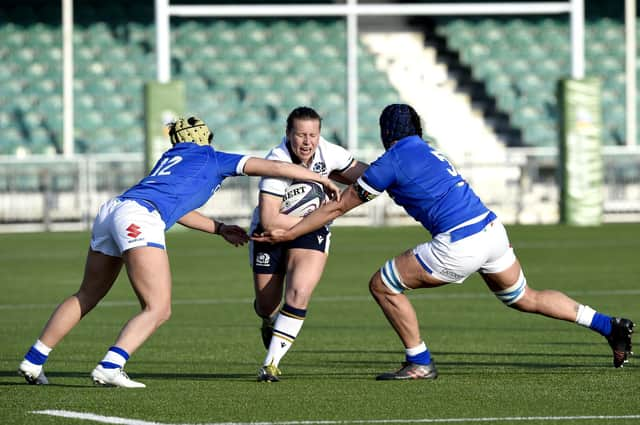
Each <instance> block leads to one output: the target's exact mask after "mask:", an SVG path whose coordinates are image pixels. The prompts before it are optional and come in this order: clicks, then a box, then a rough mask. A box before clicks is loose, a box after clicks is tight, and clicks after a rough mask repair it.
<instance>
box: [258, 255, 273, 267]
mask: <svg viewBox="0 0 640 425" xmlns="http://www.w3.org/2000/svg"><path fill="white" fill-rule="evenodd" d="M270 265H271V256H270V255H269V254H267V253H266V252H259V253H258V254H257V255H256V266H262V267H269V266H270Z"/></svg>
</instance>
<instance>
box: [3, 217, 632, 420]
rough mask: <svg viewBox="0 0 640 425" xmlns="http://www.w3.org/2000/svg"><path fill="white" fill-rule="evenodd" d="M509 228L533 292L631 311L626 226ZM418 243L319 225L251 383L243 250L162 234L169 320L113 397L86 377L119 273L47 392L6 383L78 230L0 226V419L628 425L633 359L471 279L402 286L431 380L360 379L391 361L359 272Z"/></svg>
mask: <svg viewBox="0 0 640 425" xmlns="http://www.w3.org/2000/svg"><path fill="white" fill-rule="evenodd" d="M509 231H510V237H511V241H512V243H513V246H514V247H515V249H516V253H517V255H518V257H519V258H520V260H521V262H522V264H523V267H524V270H525V274H526V276H527V279H528V282H529V284H530V285H531V286H532V287H534V288H538V289H542V288H553V289H558V290H561V291H564V292H566V293H568V294H569V295H571V296H572V297H574V298H576V299H578V300H579V301H581V302H583V303H585V304H589V305H591V306H592V307H594V308H595V309H597V310H599V311H602V312H604V313H608V314H613V315H623V316H627V317H630V318H631V319H635V321H636V322H637V323H639V322H640V309H639V305H640V287H639V285H638V283H639V280H638V275H639V272H640V265H639V262H638V258H639V257H638V254H639V253H640V239H639V238H638V236H639V235H640V224H624V225H622V224H621V225H605V226H601V227H597V228H593V227H589V228H569V227H563V226H528V227H510V228H509ZM426 239H427V235H426V233H425V232H424V231H423V230H422V229H419V228H417V227H407V228H384V229H370V228H342V227H336V228H334V232H333V237H332V246H331V255H330V258H329V262H328V266H327V268H326V271H325V273H324V276H323V279H322V281H321V283H320V285H319V286H318V288H317V289H316V293H315V294H314V298H313V300H312V303H311V305H310V308H309V314H308V319H307V321H306V323H305V326H304V328H303V330H302V332H301V334H300V335H299V337H298V339H297V341H296V343H295V345H294V347H293V348H292V349H291V350H290V352H289V353H288V355H287V356H286V357H285V358H284V360H283V361H282V363H281V365H280V366H281V369H282V371H283V376H282V381H281V382H279V383H268V384H267V383H257V382H255V376H256V372H257V369H258V367H259V366H260V363H261V361H262V360H263V357H264V354H265V353H264V349H263V347H262V343H261V340H260V334H259V329H258V328H259V320H258V319H257V318H256V317H255V316H254V314H253V309H252V299H253V289H252V283H251V273H250V269H249V265H248V254H247V250H246V249H245V248H233V247H231V246H229V245H226V244H224V243H223V242H222V241H221V240H220V238H217V237H212V236H209V235H205V234H200V233H198V232H193V231H185V232H179V231H175V232H170V233H169V234H168V237H167V243H168V246H169V255H170V257H171V264H172V271H173V276H174V289H173V298H174V307H173V316H172V318H171V320H170V321H169V322H168V323H167V324H165V325H164V326H163V327H162V328H160V329H159V330H158V331H157V332H156V334H155V335H153V336H152V337H151V339H149V340H148V341H147V343H146V344H145V345H144V346H143V347H142V348H141V349H140V350H139V351H138V352H136V353H135V354H134V355H133V356H132V357H131V360H130V361H129V363H128V365H127V371H128V372H129V374H130V375H131V376H132V378H134V379H137V380H140V381H142V382H144V383H145V384H147V388H146V389H142V390H125V389H118V388H99V387H94V386H93V385H92V383H91V380H90V378H89V373H90V372H91V370H92V369H93V367H94V366H95V364H96V362H98V361H99V360H100V359H101V358H102V356H103V355H104V353H105V350H106V349H107V348H108V347H109V346H110V345H111V343H112V342H113V341H114V339H115V337H116V336H117V333H118V331H119V330H120V328H121V327H122V325H123V324H124V322H125V321H126V320H127V319H128V318H129V317H130V316H131V315H133V314H134V313H135V312H136V311H137V308H138V307H137V305H136V301H135V296H134V295H133V292H132V290H131V288H130V287H129V283H128V281H127V279H126V277H125V276H124V273H123V276H121V277H120V279H119V281H118V282H117V283H116V285H115V286H114V289H113V290H112V292H111V293H110V294H109V295H108V296H107V298H106V299H105V300H104V301H103V303H102V304H100V305H99V306H98V307H97V308H96V309H95V310H94V311H93V312H92V313H91V314H89V315H88V316H87V317H86V318H85V319H84V320H83V321H82V322H81V323H80V325H79V326H77V327H76V329H74V330H73V331H72V332H71V334H70V335H68V336H67V338H66V339H65V340H64V341H63V342H62V343H61V344H60V345H59V346H58V347H56V349H55V350H54V351H53V352H52V354H51V356H50V358H49V361H48V363H47V366H46V371H47V376H48V377H49V380H50V382H51V385H49V386H47V387H35V386H28V385H26V384H25V383H24V381H23V379H22V378H21V377H19V376H17V373H16V369H17V366H18V363H19V362H20V360H21V359H22V356H23V355H24V353H25V351H26V350H27V349H28V348H29V347H30V345H31V344H32V343H33V342H34V341H35V339H36V338H37V336H38V334H39V332H40V330H41V328H42V326H43V325H44V323H45V321H46V320H47V319H48V317H49V315H50V314H51V312H52V310H53V308H54V307H55V306H56V305H57V303H59V302H60V301H61V300H62V299H63V298H64V297H66V296H68V295H69V294H71V293H73V292H74V291H75V290H76V289H77V287H78V285H79V281H80V278H81V273H82V270H83V263H84V257H85V254H86V250H87V246H88V234H87V233H53V234H16V235H0V288H1V289H2V292H1V293H2V299H1V301H0V341H1V344H0V418H1V421H2V423H3V424H35V423H37V424H69V423H71V424H75V423H87V424H89V423H97V422H95V420H94V421H84V420H81V419H82V418H81V417H80V413H74V415H75V416H74V418H75V419H73V418H63V417H56V416H50V415H39V414H35V413H32V412H34V411H42V410H64V411H70V412H82V413H85V414H94V415H99V416H98V417H97V418H98V419H101V420H102V421H103V422H105V421H106V422H108V419H107V420H105V419H104V417H118V418H120V422H118V423H123V424H131V425H133V424H139V425H144V424H151V423H162V424H204V423H207V424H220V423H230V422H234V423H249V422H261V423H267V424H282V423H285V422H289V423H290V424H302V423H307V424H316V423H325V424H335V423H344V424H351V423H383V424H385V423H392V424H402V423H480V422H481V423H500V424H519V423H523V422H524V423H527V424H534V423H544V424H554V423H558V424H577V423H580V424H582V423H593V424H603V423H610V424H613V423H615V424H632V423H640V403H639V402H640V396H639V394H640V358H636V359H633V358H632V360H631V362H630V363H629V364H628V365H627V366H626V367H625V368H623V369H614V368H613V367H612V366H611V363H612V360H611V353H610V350H609V347H608V345H607V344H606V342H605V340H604V339H603V338H602V337H600V336H599V335H597V334H595V333H594V332H590V331H589V330H586V329H584V328H581V327H578V326H576V325H572V324H570V323H566V322H559V321H554V320H550V319H546V318H543V317H539V316H534V315H525V314H523V313H519V312H516V311H514V310H511V309H508V308H505V307H504V306H503V305H502V304H501V303H500V302H499V301H498V300H497V299H496V298H495V297H494V296H492V295H491V294H490V292H489V291H488V290H487V289H486V288H485V286H484V284H483V283H482V281H481V279H479V277H477V276H474V277H472V278H470V279H468V280H467V281H466V282H465V283H464V284H462V285H449V286H447V287H443V288H437V289H431V290H419V291H414V292H413V293H411V294H410V297H411V299H412V301H413V303H414V305H415V307H416V310H417V312H418V316H419V319H420V322H421V325H422V333H423V337H424V338H425V340H426V343H427V345H428V346H429V348H430V349H431V351H432V352H433V356H434V358H435V361H436V363H437V365H438V369H439V371H440V377H439V378H438V379H437V380H436V381H418V382H376V381H375V380H374V377H375V375H376V374H377V373H380V372H383V371H387V370H392V369H394V368H397V367H398V365H399V363H400V362H401V361H402V360H403V357H404V356H403V350H402V346H401V344H400V341H399V340H398V338H397V337H396V335H395V334H394V333H393V331H392V329H391V328H390V326H389V325H388V324H387V322H386V320H385V318H384V317H383V315H382V313H381V311H379V309H378V307H377V305H376V304H375V302H374V301H373V299H371V298H370V296H369V293H368V289H367V283H368V279H369V277H370V275H371V274H372V273H373V272H374V271H375V270H376V269H377V268H379V267H380V266H381V265H382V264H383V263H384V261H385V260H387V259H388V258H390V257H392V256H394V255H396V254H398V253H400V252H402V251H404V250H405V249H408V248H411V247H413V246H414V245H416V244H417V243H419V242H421V241H423V240H426ZM637 344H638V343H636V345H637ZM638 350H639V349H636V351H638ZM616 417H617V418H616ZM94 419H95V418H94ZM114 421H115V420H112V421H111V422H110V423H115V422H114ZM116 422H117V421H116Z"/></svg>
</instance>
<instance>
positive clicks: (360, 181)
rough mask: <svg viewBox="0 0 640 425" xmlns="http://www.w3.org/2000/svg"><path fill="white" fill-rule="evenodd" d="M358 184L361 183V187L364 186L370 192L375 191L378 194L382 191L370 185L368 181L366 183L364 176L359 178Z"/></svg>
mask: <svg viewBox="0 0 640 425" xmlns="http://www.w3.org/2000/svg"><path fill="white" fill-rule="evenodd" d="M358 184H359V185H360V187H362V188H363V189H364V190H366V191H367V192H369V193H373V194H374V195H376V196H378V195H380V194H381V193H382V192H381V191H379V190H378V189H375V188H374V187H372V186H371V185H369V184H368V183H366V182H365V181H364V179H363V178H362V177H359V178H358Z"/></svg>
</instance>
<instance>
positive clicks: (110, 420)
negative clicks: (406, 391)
mask: <svg viewBox="0 0 640 425" xmlns="http://www.w3.org/2000/svg"><path fill="white" fill-rule="evenodd" d="M31 413H36V414H38V415H50V416H59V417H63V418H72V419H81V420H86V421H93V422H101V423H105V424H119V425H340V424H392V423H423V424H424V423H427V424H429V423H464V422H467V423H474V422H509V421H512V422H515V421H583V420H596V419H599V420H603V419H604V420H610V419H640V415H620V416H508V417H503V418H425V419H351V420H349V419H346V420H343V421H334V420H309V421H282V422H213V423H207V424H167V423H162V422H151V421H143V420H139V419H128V418H119V417H117V416H102V415H96V414H94V413H83V412H72V411H69V410H35V411H33V412H31Z"/></svg>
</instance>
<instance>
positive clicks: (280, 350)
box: [258, 248, 327, 381]
mask: <svg viewBox="0 0 640 425" xmlns="http://www.w3.org/2000/svg"><path fill="white" fill-rule="evenodd" d="M326 262H327V253H325V252H322V251H317V250H312V249H300V248H293V249H290V250H289V251H288V255H287V271H286V278H285V280H286V285H285V302H284V304H283V306H282V308H281V309H280V311H279V312H278V314H277V316H276V320H275V322H274V325H273V338H272V339H271V343H270V344H269V349H268V352H267V355H266V357H265V359H264V362H263V368H262V369H261V374H260V375H259V376H258V379H260V380H263V381H275V380H277V379H273V378H272V377H274V376H275V377H276V378H277V375H278V374H279V369H278V365H279V364H280V361H281V360H282V358H283V357H284V356H285V354H286V353H287V352H288V351H289V349H290V348H291V346H292V345H293V343H294V341H295V340H296V338H297V337H298V334H299V333H300V330H301V329H302V325H303V324H304V321H305V318H306V316H307V307H308V306H309V302H310V301H311V295H312V294H313V290H314V289H315V288H316V286H317V285H318V282H320V278H321V277H322V272H323V270H324V267H325V265H326ZM267 368H269V369H271V370H272V371H271V372H270V371H269V369H267ZM274 372H275V375H274Z"/></svg>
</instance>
